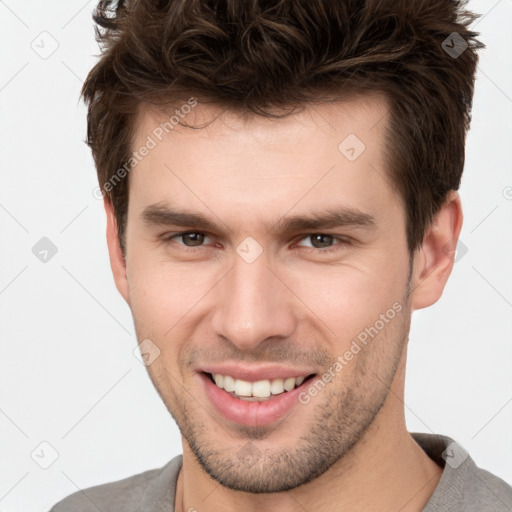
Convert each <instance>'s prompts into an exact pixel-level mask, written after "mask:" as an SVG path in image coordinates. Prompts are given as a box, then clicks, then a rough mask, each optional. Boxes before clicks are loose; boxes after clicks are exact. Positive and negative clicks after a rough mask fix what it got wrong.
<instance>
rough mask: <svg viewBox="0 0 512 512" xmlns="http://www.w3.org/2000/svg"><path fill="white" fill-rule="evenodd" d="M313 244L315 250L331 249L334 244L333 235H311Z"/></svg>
mask: <svg viewBox="0 0 512 512" xmlns="http://www.w3.org/2000/svg"><path fill="white" fill-rule="evenodd" d="M309 239H310V240H311V244H312V245H313V247H314V248H315V249H321V248H323V247H331V245H332V244H333V242H334V237H333V236H331V235H323V234H321V233H320V234H314V235H309Z"/></svg>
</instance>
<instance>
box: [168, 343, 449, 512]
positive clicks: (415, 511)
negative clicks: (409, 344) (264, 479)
mask: <svg viewBox="0 0 512 512" xmlns="http://www.w3.org/2000/svg"><path fill="white" fill-rule="evenodd" d="M404 352H405V351H404ZM405 357H406V355H405V353H404V354H403V356H402V360H401V362H400V366H399V369H398V371H397V374H396V376H395V379H394V381H393V384H392V386H391V388H390V392H389V394H388V398H387V399H386V402H385V403H384V405H383V407H382V408H381V410H380V411H379V413H378V414H377V416H376V417H375V419H374V421H373V423H372V424H371V425H370V427H369V428H368V429H367V431H366V432H365V434H364V435H363V436H362V437H361V439H360V440H359V442H358V443H357V444H356V445H355V446H354V447H353V448H352V449H351V450H350V451H349V452H348V453H347V454H346V455H345V456H344V457H343V458H342V459H340V460H339V461H338V462H337V463H336V464H334V465H333V466H332V467H331V468H330V469H329V470H327V471H326V472H325V473H324V474H322V475H320V476H319V477H318V478H316V479H314V480H313V481H311V482H309V483H307V484H304V485H301V486H300V487H297V488H295V489H292V490H290V491H287V492H281V493H269V494H252V493H246V492H241V491H233V490H231V489H228V488H225V487H223V486H222V485H220V484H219V483H218V482H216V481H215V480H213V479H212V478H211V477H210V476H209V475H207V474H206V473H205V472H204V471H203V469H202V468H201V466H200V465H199V463H198V462H197V460H196V459H195V457H194V455H193V453H192V452H191V450H190V448H189V447H188V445H187V443H186V442H184V443H183V467H182V469H181V471H180V475H179V478H178V482H177V492H176V508H175V510H176V512H182V511H183V512H185V511H188V510H196V509H197V510H200V511H201V512H214V511H217V510H223V511H225V512H231V511H233V512H235V511H237V510H242V509H243V510H245V511H247V512H252V511H260V510H280V511H283V512H288V511H290V512H291V511H297V510H315V511H316V512H331V511H332V512H334V511H338V510H351V511H352V512H362V511H365V512H373V511H375V512H377V511H379V512H382V511H383V510H400V511H401V512H420V511H421V510H423V508H424V507H425V505H426V503H427V502H428V500H429V498H430V496H431V495H432V493H433V492H434V490H435V487H436V486H437V484H438V482H439V479H440V478H441V474H442V469H441V468H440V467H439V466H437V464H435V463H434V462H433V461H432V460H431V459H430V458H429V457H428V456H427V455H426V454H425V452H424V451H423V450H422V449H421V447H420V446H419V445H418V444H417V443H416V442H415V441H414V439H413V438H412V437H411V435H410V434H409V432H408V431H407V428H406V425H405V417H404V407H403V388H404V381H405Z"/></svg>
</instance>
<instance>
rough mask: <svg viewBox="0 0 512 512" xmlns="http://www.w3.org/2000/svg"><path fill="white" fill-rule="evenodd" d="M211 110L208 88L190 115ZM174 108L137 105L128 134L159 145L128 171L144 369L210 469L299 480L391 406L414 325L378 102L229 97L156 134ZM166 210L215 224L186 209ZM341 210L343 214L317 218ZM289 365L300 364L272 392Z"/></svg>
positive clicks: (229, 477)
mask: <svg viewBox="0 0 512 512" xmlns="http://www.w3.org/2000/svg"><path fill="white" fill-rule="evenodd" d="M218 113H219V112H218V111H217V112H214V110H213V109H212V108H211V107H205V106H202V105H201V104H199V105H198V106H197V107H195V109H194V110H193V112H191V113H190V114H189V115H188V116H187V118H186V119H185V121H186V122H187V123H190V124H193V125H195V124H199V123H200V122H202V121H205V120H211V119H212V118H213V116H214V114H218ZM166 120H168V117H166V116H163V115H161V114H160V115H157V114H155V113H151V112H150V111H146V112H144V115H143V116H141V119H140V124H139V126H138V132H137V136H136V139H135V141H134V148H139V147H141V146H143V145H144V144H145V143H146V141H147V137H148V135H149V136H151V137H152V138H153V139H154V140H155V141H156V142H157V144H156V147H154V148H152V149H150V151H149V154H148V155H147V156H146V157H145V158H144V159H143V160H142V161H141V162H140V163H139V164H138V165H137V166H136V167H135V168H134V169H133V171H132V172H131V175H130V178H129V179H130V195H129V208H128V217H127V230H126V247H127V256H126V275H127V286H126V290H125V293H124V295H125V297H126V299H127V301H128V303H129V305H130V307H131V310H132V313H133V316H134V321H135V327H136V332H137V337H138V340H139V342H141V341H142V340H146V339H149V340H151V342H150V343H151V344H154V345H156V347H158V349H159V351H160V354H159V357H157V358H156V359H155V360H154V361H153V362H152V363H151V364H150V365H149V366H148V370H149V373H150V376H151V379H152V381H153V383H154V385H155V386H156V388H157V390H158V392H159V393H160V395H161V397H162V399H163V401H164V402H165V404H166V406H167V408H168V409H169V411H170V412H171V414H172V416H173V417H174V419H175V420H176V422H177V424H178V426H179V428H180V430H181V433H182V436H183V438H184V443H185V444H184V449H185V447H187V449H190V450H191V451H192V452H193V453H194V454H195V456H196V458H197V459H198V461H199V462H200V464H201V466H202V467H203V469H204V470H205V471H206V472H207V473H208V474H210V475H211V476H212V477H213V478H215V479H216V480H217V481H219V482H221V483H222V484H224V485H225V486H227V487H230V488H233V489H238V490H245V491H251V492H275V491H283V490H287V489H291V488H294V487H296V486H298V485H301V484H303V483H305V482H308V481H310V480H312V479H313V478H315V477H316V476H319V475H320V474H322V473H323V472H324V471H325V470H327V469H328V468H329V467H330V466H332V465H333V464H334V463H335V462H336V461H337V460H339V459H340V458H341V457H342V456H343V455H344V454H345V453H347V452H348V451H349V450H350V448H351V447H352V446H354V445H355V443H357V441H358V440H359V439H361V438H362V436H363V434H364V432H365V431H366V429H367V428H368V427H369V426H370V425H371V423H372V421H373V420H374V418H375V417H376V415H377V413H378V412H379V410H380V409H381V408H382V410H384V408H383V405H384V404H385V402H386V398H387V397H388V392H389V387H390V386H391V385H392V382H393V378H394V376H395V372H396V369H397V365H398V363H399V361H400V358H401V356H402V350H403V348H404V346H405V343H406V340H407V335H408V331H409V321H410V313H411V308H410V305H409V302H408V297H407V286H408V276H409V253H408V250H407V243H406V232H405V213H404V210H403V207H402V203H401V201H400V198H399V196H398V194H397V192H396V191H395V189H394V188H393V186H392V184H391V182H390V179H389V174H388V172H387V170H386V162H385V156H384V150H385V141H384V129H385V125H386V122H387V121H386V120H387V114H386V105H385V102H384V101H383V100H382V99H381V98H378V97H365V98H359V99H353V100H350V101H346V102H340V103H337V104H331V105H323V106H316V107H315V108H314V109H313V108H308V109H306V111H305V112H303V113H300V114H296V115H294V116H291V117H287V118H284V119H280V120H276V119H264V118H261V117H254V118H251V119H249V120H246V121H241V120H240V119H239V118H237V117H236V115H235V114H233V113H229V112H224V113H223V114H222V116H221V117H219V118H218V119H216V120H215V121H214V122H213V123H212V124H210V125H209V126H208V127H207V128H203V129H198V130H192V129H187V128H183V127H176V128H175V129H174V131H172V132H171V133H170V134H169V135H167V136H166V137H164V138H163V140H162V141H158V138H157V137H155V135H154V133H155V132H154V130H155V128H156V127H158V125H159V124H160V123H162V122H165V121H166ZM351 134H353V135H351ZM347 137H348V139H347ZM355 137H357V138H355ZM358 139H359V141H358ZM361 142H362V143H363V144H364V145H365V149H364V150H363V151H362V149H363V146H362V145H361ZM340 143H341V147H340ZM361 151H362V152H361ZM170 210H172V212H174V213H180V214H183V213H187V214H196V215H200V216H201V217H203V218H205V219H208V221H209V223H210V225H209V226H207V229H206V227H205V226H204V225H203V224H201V223H199V222H198V221H197V220H193V219H191V218H189V219H187V220H185V221H184V224H183V225H182V222H178V216H176V215H171V214H170V213H169V211H170ZM166 212H167V213H166ZM332 212H337V213H338V214H340V217H339V218H337V220H336V221H335V222H334V223H332V222H331V224H328V223H326V222H321V223H314V222H313V219H316V218H320V217H326V216H329V214H330V213H332ZM290 219H311V220H312V222H310V223H309V224H308V223H307V222H306V221H303V222H300V221H299V220H295V221H294V222H288V223H287V221H288V220H290ZM182 220H183V219H182ZM173 223H174V224H173ZM179 233H188V234H187V235H184V236H181V237H180V236H178V235H177V234H179ZM175 235H176V236H175ZM171 237H172V238H171ZM365 334H366V336H365ZM363 340H365V341H364V342H363ZM354 342H355V343H356V345H354ZM146 343H148V342H146ZM150 346H151V347H153V345H150ZM356 347H358V348H359V349H358V348H356ZM347 351H348V352H351V353H352V354H353V357H350V356H349V355H346V353H347ZM154 353H155V354H156V353H157V351H156V349H154ZM336 361H338V363H339V365H336V364H335V363H336ZM340 366H341V369H340ZM329 368H330V374H331V376H332V378H331V379H330V380H331V381H330V382H328V383H326V382H325V381H322V375H323V374H324V372H326V371H329ZM210 374H221V375H223V378H222V381H223V385H226V386H227V387H228V389H231V388H230V386H232V385H233V381H234V380H236V379H238V380H241V381H246V382H242V383H236V382H235V385H236V386H237V387H236V388H235V392H236V393H239V394H243V393H248V392H249V393H250V392H251V391H254V390H256V389H257V391H256V393H257V394H262V395H266V394H268V392H269V391H268V390H269V388H270V389H271V391H272V390H273V391H275V392H276V393H277V394H276V395H271V396H270V397H268V398H263V399H260V400H261V401H258V400H244V399H240V398H237V397H235V396H233V395H235V392H229V393H228V391H225V390H223V389H221V388H219V387H217V386H216V384H214V383H213V382H212V379H211V378H210ZM312 375H313V376H312ZM226 376H227V378H226ZM289 377H305V380H304V382H303V383H302V384H300V386H298V387H296V389H295V390H290V391H284V392H282V393H279V391H282V389H283V388H282V386H283V385H284V384H285V383H286V382H285V381H286V378H289ZM279 378H282V379H283V382H282V383H281V382H280V381H279V380H278V379H279ZM220 380H221V379H220V378H219V377H218V381H219V382H220ZM256 381H262V382H260V383H259V384H257V385H256V386H254V387H253V386H250V385H248V384H247V383H253V382H256ZM267 381H268V382H267ZM318 381H322V382H323V384H324V385H323V386H322V385H321V383H320V384H319V383H318ZM299 382H300V380H299ZM315 382H316V386H315ZM226 383H227V384H226ZM290 383H291V384H293V381H288V387H289V386H290ZM313 388H315V389H316V393H315V391H311V389H313ZM248 390H249V391H248ZM288 393H289V394H288ZM381 414H382V411H381Z"/></svg>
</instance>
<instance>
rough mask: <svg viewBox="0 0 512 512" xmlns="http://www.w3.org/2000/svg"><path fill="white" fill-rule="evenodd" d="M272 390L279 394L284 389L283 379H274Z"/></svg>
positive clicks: (271, 385) (274, 393)
mask: <svg viewBox="0 0 512 512" xmlns="http://www.w3.org/2000/svg"><path fill="white" fill-rule="evenodd" d="M270 391H271V393H272V394H273V395H279V394H280V393H282V392H283V391H284V381H283V379H274V380H273V381H272V382H271V384H270Z"/></svg>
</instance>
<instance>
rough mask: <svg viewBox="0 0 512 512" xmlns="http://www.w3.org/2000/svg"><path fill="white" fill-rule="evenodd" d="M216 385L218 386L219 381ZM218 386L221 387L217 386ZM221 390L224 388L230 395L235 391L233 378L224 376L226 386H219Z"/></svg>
mask: <svg viewBox="0 0 512 512" xmlns="http://www.w3.org/2000/svg"><path fill="white" fill-rule="evenodd" d="M217 375H218V374H217ZM221 377H222V375H221ZM215 384H217V381H215ZM217 386H219V385H218V384H217ZM219 388H224V389H225V390H226V391H227V392H228V393H231V392H232V391H235V379H233V377H230V376H229V375H224V384H223V385H222V386H219Z"/></svg>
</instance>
